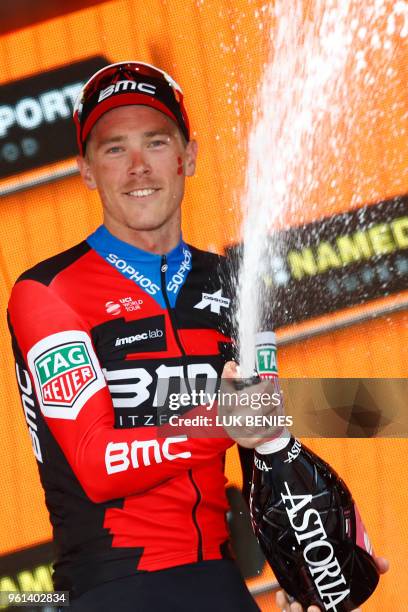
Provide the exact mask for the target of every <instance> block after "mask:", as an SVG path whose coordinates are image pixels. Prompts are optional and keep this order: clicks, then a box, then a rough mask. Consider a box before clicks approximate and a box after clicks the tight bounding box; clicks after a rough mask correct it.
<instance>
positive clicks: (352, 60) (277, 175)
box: [235, 0, 408, 377]
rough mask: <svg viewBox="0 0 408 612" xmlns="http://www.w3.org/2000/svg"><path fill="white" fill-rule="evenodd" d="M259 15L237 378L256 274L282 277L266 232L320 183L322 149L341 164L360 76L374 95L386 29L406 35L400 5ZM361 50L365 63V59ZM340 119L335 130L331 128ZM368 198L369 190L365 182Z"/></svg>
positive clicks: (343, 5) (293, 5)
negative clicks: (261, 58)
mask: <svg viewBox="0 0 408 612" xmlns="http://www.w3.org/2000/svg"><path fill="white" fill-rule="evenodd" d="M268 11H269V24H268V27H269V28H270V32H271V35H270V40H271V53H270V58H269V61H268V62H267V64H266V65H265V67H264V73H263V77H262V82H261V84H260V87H259V93H258V100H257V102H256V103H255V105H254V107H255V110H254V113H253V127H252V129H251V132H250V135H249V141H248V163H247V173H246V186H245V191H244V194H243V196H242V208H243V226H242V240H243V257H242V263H241V269H240V273H239V280H238V282H239V301H238V309H237V312H236V313H235V317H236V320H235V325H236V328H237V329H238V330H239V347H240V356H239V360H240V368H241V375H242V376H244V377H246V376H250V375H251V374H252V372H253V367H254V345H255V334H256V332H257V331H259V330H261V329H262V328H263V325H264V322H263V319H262V312H263V310H267V309H268V305H266V304H265V303H264V301H265V284H264V282H263V279H264V278H265V276H266V275H269V276H270V277H271V276H272V278H273V282H274V283H275V284H279V283H281V284H284V282H285V281H286V279H285V278H284V276H285V274H284V272H283V271H282V269H281V268H280V267H279V257H278V251H279V248H278V247H279V245H278V244H277V238H276V234H275V238H273V236H272V237H271V229H272V228H273V227H274V226H276V221H277V220H279V219H280V217H281V216H282V213H283V211H288V210H296V211H297V218H298V219H299V210H302V206H304V205H305V204H304V203H305V202H309V201H310V194H313V193H315V192H316V190H319V189H324V188H325V184H324V182H325V180H327V176H326V177H325V176H324V173H323V172H322V168H323V164H322V160H324V159H327V155H328V154H330V155H331V156H332V158H333V159H334V160H335V162H336V163H338V164H339V171H340V170H341V160H342V159H344V156H346V155H347V154H348V147H349V144H350V139H351V138H352V137H353V134H355V133H356V130H358V125H356V117H355V112H354V109H355V103H356V101H358V102H359V103H361V95H362V82H364V95H365V96H367V95H370V93H371V95H372V96H375V95H376V92H375V89H374V88H373V89H372V91H371V92H370V85H374V83H375V79H374V78H373V74H372V70H377V71H378V70H379V69H380V68H381V67H380V66H379V63H380V64H381V66H382V68H381V69H383V70H384V74H386V66H387V58H388V61H389V57H390V54H392V52H393V51H392V45H391V44H390V40H391V36H392V35H394V34H395V30H396V29H398V32H399V34H400V36H401V37H406V36H407V33H408V3H407V2H394V3H391V2H388V1H387V0H367V1H366V2H364V3H361V2H359V0H338V1H335V0H311V1H309V2H307V1H306V0H304V1H302V0H292V1H291V2H287V0H277V1H276V2H275V3H274V5H273V6H271V7H269V8H268ZM268 11H264V13H263V14H264V15H265V13H268ZM384 24H385V26H384ZM380 26H381V27H380ZM370 52H372V53H374V59H373V57H370V62H371V63H370V64H369V62H368V61H367V53H370ZM375 54H376V55H375ZM376 63H377V65H376ZM362 79H363V81H362ZM377 119H378V118H377ZM340 123H341V124H342V126H343V128H342V130H338V129H336V128H337V127H338V126H339V124H340ZM344 126H345V129H344ZM373 129H375V123H374V121H373ZM331 187H333V185H331ZM353 190H354V191H353V201H352V202H351V204H352V205H353V204H354V205H357V204H358V203H359V197H360V196H359V188H358V185H353ZM372 195H373V199H374V198H375V196H376V195H377V192H376V190H375V186H373V192H372ZM300 219H301V216H300Z"/></svg>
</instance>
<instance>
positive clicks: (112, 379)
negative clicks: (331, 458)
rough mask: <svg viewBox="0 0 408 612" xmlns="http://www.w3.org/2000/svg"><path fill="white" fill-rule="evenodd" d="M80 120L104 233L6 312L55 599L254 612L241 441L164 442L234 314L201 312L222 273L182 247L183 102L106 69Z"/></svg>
mask: <svg viewBox="0 0 408 612" xmlns="http://www.w3.org/2000/svg"><path fill="white" fill-rule="evenodd" d="M74 119H75V123H76V127H77V134H78V145H79V149H80V157H79V158H78V164H79V169H80V172H81V175H82V177H83V179H84V181H85V183H86V185H87V186H88V187H89V188H90V189H97V190H98V192H99V195H100V199H101V202H102V206H103V214H104V223H103V226H101V227H100V228H98V229H97V230H96V232H94V233H93V234H92V235H91V236H89V237H88V238H87V240H85V241H83V242H81V243H80V244H79V245H77V246H75V247H73V248H71V249H69V250H68V251H66V252H64V253H61V254H59V255H56V256H55V257H52V258H51V259H49V260H47V261H45V262H42V263H40V264H38V265H37V266H35V267H34V268H32V269H31V270H29V271H27V272H25V273H24V274H23V275H22V276H21V277H20V278H19V279H18V281H17V282H16V284H15V286H14V288H13V292H12V295H11V298H10V303H9V313H8V314H9V324H10V330H11V334H12V340H13V349H14V353H15V358H16V372H17V381H18V385H19V388H20V391H21V395H22V401H23V406H24V410H25V414H26V417H27V422H28V424H29V427H30V434H31V436H32V440H33V448H34V452H35V455H36V458H37V461H38V466H39V471H40V476H41V481H42V484H43V487H44V490H45V497H46V503H47V507H48V510H49V512H50V520H51V522H52V525H53V532H54V542H55V546H56V562H55V565H54V576H53V579H54V586H55V589H56V590H60V591H63V590H66V591H70V594H71V607H72V609H73V610H75V611H82V610H83V611H85V610H86V612H92V611H93V610H95V611H98V612H103V611H104V610H105V611H110V610H116V609H120V610H121V611H123V612H126V611H128V610H129V611H130V610H140V611H143V610H148V611H150V612H154V611H156V610H157V611H161V610H164V609H166V610H169V611H171V610H174V611H176V610H177V612H182V611H183V610H185V611H186V612H187V611H188V612H189V611H190V610H192V609H195V610H202V611H203V612H204V611H207V610H208V609H210V607H212V608H213V609H214V610H216V609H218V610H223V611H228V610H231V612H232V611H234V612H235V611H236V610H244V611H245V610H248V611H252V610H258V607H257V605H256V604H255V602H254V601H253V599H252V597H251V595H250V594H249V591H248V590H247V588H246V585H245V582H244V581H243V579H242V577H241V576H240V574H239V572H238V570H237V568H236V566H235V564H234V562H233V561H232V560H231V559H230V555H229V550H228V532H227V528H226V522H225V513H226V510H227V503H226V497H225V490H224V486H225V477H224V456H225V451H226V449H227V448H228V447H230V446H231V445H232V444H233V440H231V439H230V438H228V436H225V435H224V437H223V438H214V437H212V438H195V439H194V438H187V436H186V435H178V432H177V431H176V432H175V433H174V434H170V435H169V434H168V433H167V434H166V436H165V437H163V434H162V432H161V431H160V430H159V425H160V422H159V412H160V407H161V404H162V402H161V400H160V398H161V397H162V395H163V394H164V396H168V393H169V390H171V389H172V388H173V387H172V385H174V384H175V387H174V388H175V389H177V388H178V389H180V381H181V380H182V379H189V380H190V381H192V384H197V386H199V385H202V384H205V383H206V384H208V385H212V384H214V381H216V379H217V378H218V377H219V376H220V375H221V372H222V370H223V366H224V363H225V362H226V360H227V358H228V356H229V355H230V353H231V350H230V345H231V340H230V337H229V335H228V333H227V331H226V326H225V321H224V318H225V317H224V312H225V311H226V310H227V307H228V305H229V299H228V298H225V300H224V302H223V304H224V307H223V308H221V307H213V308H210V307H205V303H203V293H207V294H209V295H210V296H211V295H212V294H215V293H216V292H219V291H220V289H222V288H221V285H220V271H219V265H220V263H221V260H220V258H219V257H218V256H216V255H213V254H210V253H205V252H202V251H199V250H197V249H195V248H193V247H191V246H189V245H187V244H185V243H184V242H183V240H182V238H181V211H180V205H181V201H182V198H183V193H184V183H185V177H186V176H192V175H193V174H194V170H195V163H196V155H197V144H196V142H195V141H194V140H190V132H189V123H188V118H187V114H186V111H185V108H184V104H183V94H182V91H181V89H180V88H179V86H178V85H177V84H176V83H175V82H174V81H173V80H172V79H171V77H169V76H168V75H167V74H165V73H164V72H162V71H161V70H158V69H156V68H154V67H153V66H150V65H147V64H143V63H136V62H127V63H119V64H114V65H112V66H108V67H105V68H104V69H102V70H101V71H99V72H98V73H96V74H95V75H94V76H93V77H92V78H91V79H90V80H89V82H88V83H87V84H86V85H85V87H84V89H83V91H82V94H81V96H80V98H79V99H78V102H77V104H76V108H75V114H74ZM73 214H75V212H73ZM27 305H29V308H28V307H27ZM177 381H178V382H177ZM203 381H204V382H203ZM177 385H178V386H177Z"/></svg>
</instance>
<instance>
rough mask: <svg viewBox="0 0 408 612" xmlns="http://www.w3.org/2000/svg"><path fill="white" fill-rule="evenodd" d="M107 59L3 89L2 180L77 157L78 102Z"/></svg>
mask: <svg viewBox="0 0 408 612" xmlns="http://www.w3.org/2000/svg"><path fill="white" fill-rule="evenodd" d="M107 63H108V61H107V59H106V58H104V57H101V56H96V57H92V58H90V59H87V60H85V61H80V62H76V63H74V64H70V65H68V66H62V67H60V68H57V69H54V70H50V71H48V72H43V73H40V74H36V75H34V76H30V77H28V78H26V79H21V80H19V81H13V82H12V83H7V84H6V85H2V86H1V87H0V178H5V177H7V176H11V175H13V174H17V173H19V172H23V171H24V170H31V169H32V168H38V167H40V166H44V165H46V164H49V163H52V162H56V161H60V160H63V159H67V158H69V157H72V156H74V155H76V154H77V145H76V137H75V127H74V122H73V120H72V113H73V108H74V102H75V99H76V97H77V95H78V93H79V91H80V90H81V88H82V86H83V85H84V83H85V82H86V81H87V80H88V79H89V78H90V77H91V76H92V74H93V73H94V72H96V71H97V70H99V69H100V68H102V67H103V66H105V65H106V64H107Z"/></svg>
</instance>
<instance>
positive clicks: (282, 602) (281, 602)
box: [275, 591, 289, 610]
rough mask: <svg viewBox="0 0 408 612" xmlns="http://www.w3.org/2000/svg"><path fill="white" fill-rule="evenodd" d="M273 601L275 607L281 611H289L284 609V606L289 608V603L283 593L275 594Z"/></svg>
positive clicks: (286, 608)
mask: <svg viewBox="0 0 408 612" xmlns="http://www.w3.org/2000/svg"><path fill="white" fill-rule="evenodd" d="M275 601H276V605H277V606H278V608H280V609H281V610H289V608H288V607H286V606H289V602H288V600H287V599H286V595H285V593H284V592H283V591H278V592H277V593H276V596H275Z"/></svg>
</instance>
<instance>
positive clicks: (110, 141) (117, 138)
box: [98, 128, 173, 149]
mask: <svg viewBox="0 0 408 612" xmlns="http://www.w3.org/2000/svg"><path fill="white" fill-rule="evenodd" d="M155 136H173V132H172V130H170V129H168V128H163V129H159V130H151V131H149V132H143V138H154V137H155ZM126 139H127V136H126V135H123V136H122V135H119V134H118V135H117V136H110V137H108V138H104V139H103V140H101V141H100V142H99V143H98V149H99V148H100V147H105V146H106V145H109V144H114V143H121V142H124V141H125V140H126Z"/></svg>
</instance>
